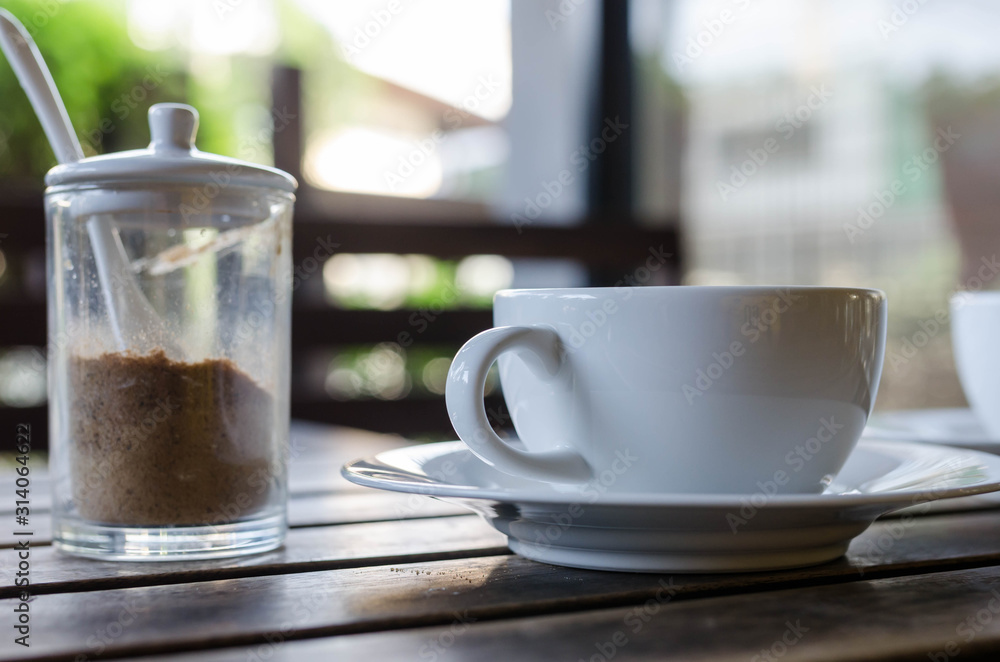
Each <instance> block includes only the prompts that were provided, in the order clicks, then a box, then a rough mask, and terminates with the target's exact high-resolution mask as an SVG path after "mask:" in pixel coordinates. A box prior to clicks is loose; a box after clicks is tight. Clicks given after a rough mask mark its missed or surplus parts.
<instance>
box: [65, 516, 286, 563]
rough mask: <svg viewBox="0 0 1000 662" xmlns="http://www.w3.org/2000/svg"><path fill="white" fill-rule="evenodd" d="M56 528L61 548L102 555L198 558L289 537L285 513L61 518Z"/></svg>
mask: <svg viewBox="0 0 1000 662" xmlns="http://www.w3.org/2000/svg"><path fill="white" fill-rule="evenodd" d="M54 529H55V530H54V531H53V545H54V546H55V548H56V549H58V550H59V551H61V552H63V553H65V554H71V555H73V556H83V557H88V558H93V559H101V560H103V561H196V560H202V559H217V558H225V557H231V556H245V555H248V554H259V553H261V552H267V551H270V550H272V549H276V548H278V547H280V546H281V544H282V543H283V542H284V540H285V532H286V530H287V522H286V518H285V515H284V513H282V514H279V515H272V516H270V517H264V518H258V519H254V520H249V521H244V522H234V523H232V524H218V525H207V526H161V527H128V526H108V525H103V524H92V523H89V522H84V521H80V520H73V519H63V520H60V521H59V522H57V523H56V524H55V526H54Z"/></svg>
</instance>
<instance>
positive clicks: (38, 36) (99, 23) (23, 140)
mask: <svg viewBox="0 0 1000 662" xmlns="http://www.w3.org/2000/svg"><path fill="white" fill-rule="evenodd" d="M0 6H2V7H3V8H5V9H7V10H8V11H10V12H11V13H12V14H14V15H15V16H16V17H18V18H19V19H20V20H21V22H22V23H24V25H25V27H26V28H27V29H28V31H29V33H31V34H32V36H33V38H34V40H35V42H36V43H37V44H38V48H39V50H40V51H41V53H42V56H43V57H44V58H45V60H46V62H47V63H48V66H49V69H50V70H51V71H52V77H53V79H54V80H55V82H56V85H57V87H58V88H59V91H60V94H61V95H62V97H63V100H64V101H65V103H66V108H67V111H68V112H69V116H70V119H71V120H72V122H73V126H74V127H75V129H76V131H77V134H78V135H79V136H80V142H81V143H82V144H83V146H84V152H85V153H87V154H88V155H92V154H95V153H103V152H108V151H118V150H121V149H132V148H136V147H141V146H144V145H145V144H147V143H148V142H149V132H148V129H147V128H146V110H147V108H148V107H149V106H150V105H152V104H153V103H157V102H160V101H183V100H184V96H185V95H184V76H183V74H181V73H179V68H178V66H177V63H176V62H175V61H174V60H173V57H172V56H170V55H165V54H154V53H150V52H148V51H145V50H143V49H140V48H139V47H137V46H135V45H134V44H133V43H132V41H131V40H130V39H129V36H128V30H127V26H126V24H125V20H126V19H125V6H124V2H123V1H122V0H114V1H111V2H109V1H107V0H105V1H102V2H95V1H93V0H75V1H73V2H58V1H56V0H0ZM0 99H3V106H2V109H0V177H17V178H33V179H39V178H40V177H41V176H42V175H43V174H44V173H45V172H46V171H47V170H48V169H49V168H50V167H52V166H53V165H55V157H54V156H53V154H52V150H51V149H50V148H49V146H48V142H47V140H46V139H45V135H44V133H43V132H42V128H41V125H40V124H39V123H38V120H37V118H36V117H35V114H34V111H33V110H32V108H31V105H30V104H29V103H28V99H27V97H26V96H25V94H24V92H23V90H21V88H20V85H19V84H18V83H17V80H16V78H15V77H14V73H13V71H12V70H11V68H10V67H9V66H8V65H7V63H6V62H3V63H2V64H0Z"/></svg>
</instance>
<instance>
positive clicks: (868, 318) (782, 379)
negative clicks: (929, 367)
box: [446, 287, 886, 494]
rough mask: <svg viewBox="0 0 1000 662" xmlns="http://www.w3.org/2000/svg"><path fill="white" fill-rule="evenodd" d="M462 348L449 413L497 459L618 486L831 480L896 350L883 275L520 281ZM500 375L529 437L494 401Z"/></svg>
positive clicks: (733, 488)
mask: <svg viewBox="0 0 1000 662" xmlns="http://www.w3.org/2000/svg"><path fill="white" fill-rule="evenodd" d="M493 318H494V323H495V324H496V325H497V327H496V328H493V329H490V330H488V331H484V332H483V333H480V334H479V335H477V336H475V337H474V338H472V339H471V340H469V341H468V342H467V343H466V344H465V346H463V347H462V349H461V350H459V352H458V354H457V355H456V356H455V359H454V361H453V362H452V367H451V370H450V371H449V375H448V382H447V388H446V401H447V406H448V413H449V415H450V417H451V421H452V424H453V425H454V427H455V430H456V431H457V432H458V435H459V437H461V439H462V440H463V441H464V442H465V443H466V444H467V445H468V446H469V448H470V449H471V450H472V452H473V453H475V454H476V455H477V456H478V457H479V458H481V459H482V460H483V461H485V462H487V463H489V464H491V465H493V466H494V467H496V468H497V469H499V470H500V471H502V472H504V473H508V474H511V475H515V476H521V477H526V478H533V479H537V480H543V481H548V482H552V483H593V484H594V485H593V486H594V487H595V488H596V489H598V490H599V491H601V492H617V493H639V492H647V493H648V492H658V493H729V494H732V493H745V494H755V493H758V492H762V491H763V492H764V493H765V494H769V493H777V492H781V493H817V492H820V491H822V490H823V488H824V487H825V486H826V485H827V484H828V483H829V481H830V480H831V479H832V478H833V477H834V476H835V475H836V473H837V472H838V471H839V470H840V468H841V467H842V466H843V464H844V462H845V461H846V459H847V456H848V455H849V454H850V453H851V451H852V450H853V448H854V446H855V444H856V443H857V440H858V438H859V437H860V436H861V431H862V429H863V428H864V426H865V423H866V421H867V419H868V415H869V413H870V412H871V408H872V405H873V404H874V400H875V393H876V391H877V389H878V382H879V377H880V375H881V371H882V360H883V356H884V352H885V329H886V302H885V295H884V294H883V293H882V292H879V291H877V290H868V289H851V288H828V287H784V288H774V287H621V288H580V289H542V290H506V291H502V292H499V293H497V295H496V297H495V298H494V301H493ZM497 360H498V361H499V370H500V382H501V385H502V387H503V395H504V399H505V400H506V403H507V406H508V408H509V410H510V414H511V418H512V420H513V423H514V427H515V429H516V430H517V433H518V436H519V437H520V439H521V441H522V442H523V448H519V447H515V446H514V445H511V444H509V443H507V442H505V441H504V440H502V439H501V438H500V437H499V436H497V434H496V433H494V431H493V429H492V428H491V427H490V424H489V421H488V419H487V415H486V412H485V409H484V406H483V402H482V397H483V388H484V384H485V380H486V374H487V371H488V370H489V368H490V365H491V364H492V363H493V362H494V361H497Z"/></svg>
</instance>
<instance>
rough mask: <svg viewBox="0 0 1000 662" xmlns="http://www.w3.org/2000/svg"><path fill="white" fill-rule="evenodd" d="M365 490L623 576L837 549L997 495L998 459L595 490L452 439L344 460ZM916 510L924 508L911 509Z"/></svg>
mask: <svg viewBox="0 0 1000 662" xmlns="http://www.w3.org/2000/svg"><path fill="white" fill-rule="evenodd" d="M342 473H343V475H344V476H345V477H346V478H347V479H348V480H350V481H352V482H354V483H358V484H360V485H366V486H368V487H375V488H379V489H385V490H393V491H396V492H408V493H412V494H425V495H429V496H433V497H437V498H439V499H442V500H444V501H450V502H453V503H457V504H460V505H462V506H465V507H467V508H469V509H471V510H473V511H475V512H477V513H479V514H480V515H482V516H483V518H485V519H486V521H487V522H489V523H490V524H492V525H493V526H494V527H495V528H496V529H497V530H498V531H500V532H501V533H503V534H505V535H507V537H508V542H509V545H510V548H511V549H512V550H513V551H514V552H517V553H518V554H521V555H522V556H526V557H528V558H531V559H535V560H537V561H543V562H546V563H553V564H556V565H567V566H573V567H578V568H592V569H598V570H619V571H627V572H743V571H752V570H775V569H779V568H792V567H800V566H807V565H813V564H817V563H822V562H825V561H830V560H833V559H835V558H837V557H839V556H841V555H842V554H843V553H844V552H845V551H846V550H847V546H848V544H849V543H850V542H851V539H853V538H854V537H855V536H857V535H859V534H860V533H862V532H863V531H864V530H865V529H867V528H868V527H869V526H870V525H871V523H872V522H873V521H874V520H875V518H877V517H878V516H879V515H883V514H885V513H887V512H890V511H893V510H899V509H901V508H905V507H907V506H914V505H915V504H925V503H926V502H930V501H934V500H937V499H944V498H951V497H963V496H968V495H975V494H984V493H987V492H995V491H997V490H1000V457H995V456H992V455H986V454H983V453H977V452H974V451H967V450H957V449H955V448H949V447H941V446H934V445H932V444H920V443H907V442H899V441H889V442H884V441H874V440H865V441H862V442H860V443H859V444H858V447H857V449H856V450H855V451H854V453H852V454H851V457H850V458H849V459H848V461H847V464H846V465H845V467H844V468H843V470H841V472H840V474H839V475H838V476H837V480H836V481H835V482H834V484H833V485H831V486H830V488H829V489H828V490H827V492H826V493H824V494H816V495H803V494H789V495H781V494H778V495H775V496H772V497H767V496H765V495H764V494H763V492H762V493H759V494H756V495H747V496H743V495H728V494H633V495H628V494H608V493H604V494H600V488H601V484H600V483H599V482H596V481H595V482H593V483H589V484H587V486H586V491H584V490H582V489H581V487H580V486H557V485H552V484H548V483H542V482H538V481H532V480H527V479H522V478H516V477H512V476H508V475H506V474H503V473H500V472H499V471H497V470H496V469H493V468H492V467H490V466H488V465H486V464H485V463H483V462H482V461H480V460H479V459H478V458H476V457H475V456H474V455H472V453H471V452H470V451H469V450H468V449H467V447H466V446H465V444H463V443H462V442H460V441H455V442H444V443H436V444H427V445H423V446H412V447H408V448H400V449H396V450H391V451H387V452H384V453H380V454H378V455H376V456H375V457H373V458H369V459H365V460H357V461H355V462H351V463H350V464H348V465H346V466H345V467H344V468H343V470H342ZM914 510H915V511H916V512H921V511H923V510H929V506H928V505H918V506H917V507H916V508H915V509H914Z"/></svg>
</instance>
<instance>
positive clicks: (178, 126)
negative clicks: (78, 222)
mask: <svg viewBox="0 0 1000 662" xmlns="http://www.w3.org/2000/svg"><path fill="white" fill-rule="evenodd" d="M149 131H150V135H151V137H152V140H151V142H150V143H149V147H147V148H146V149H136V150H130V151H126V152H117V153H115V154H105V155H102V156H94V157H91V158H88V159H83V160H81V161H77V162H76V163H66V164H63V165H58V166H56V167H54V168H52V170H50V171H49V172H48V174H47V175H46V176H45V183H46V185H48V186H64V185H81V184H93V185H97V186H100V185H102V184H113V183H136V184H142V183H148V184H150V185H156V184H192V185H195V186H198V185H206V186H218V187H222V188H224V187H226V186H252V187H264V188H271V189H278V190H281V191H288V192H293V191H295V188H296V186H297V183H296V181H295V178H294V177H292V176H291V175H289V174H288V173H287V172H284V171H282V170H278V169H277V168H268V167H266V166H259V165H254V164H252V163H247V162H245V161H239V160H236V159H230V158H226V157H224V156H218V155H215V154H208V153H206V152H201V151H199V150H198V149H197V148H196V147H195V146H194V139H195V134H196V133H197V131H198V111H197V110H195V109H194V108H192V107H191V106H187V105H185V104H180V103H158V104H156V105H154V106H152V107H151V108H150V109H149Z"/></svg>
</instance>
